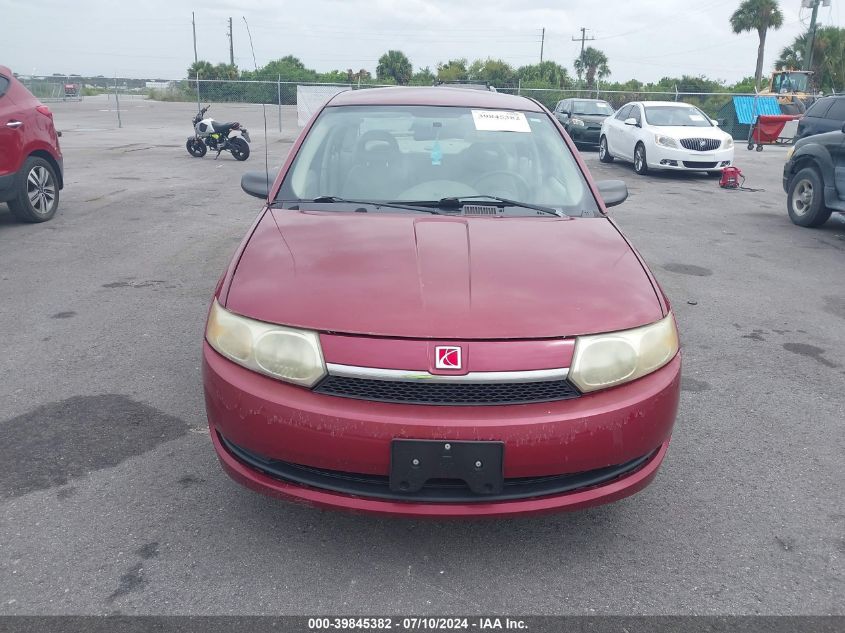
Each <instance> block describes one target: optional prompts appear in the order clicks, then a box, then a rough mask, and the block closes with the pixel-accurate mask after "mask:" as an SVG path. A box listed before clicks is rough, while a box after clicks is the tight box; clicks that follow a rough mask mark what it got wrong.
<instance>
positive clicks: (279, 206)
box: [203, 88, 681, 517]
mask: <svg viewBox="0 0 845 633" xmlns="http://www.w3.org/2000/svg"><path fill="white" fill-rule="evenodd" d="M241 184H242V187H243V188H244V189H245V190H246V191H247V192H248V193H251V194H253V195H256V196H258V197H262V198H265V199H266V200H267V204H266V206H265V208H264V210H263V212H262V213H261V214H260V216H259V217H258V219H257V220H256V222H255V224H254V225H253V227H252V228H251V229H250V231H249V234H248V235H247V237H246V238H245V239H244V241H243V243H242V244H241V246H240V248H239V250H238V251H237V253H236V255H235V257H234V258H233V259H232V262H231V264H230V265H229V268H228V270H227V271H226V272H225V274H224V275H223V276H222V278H221V279H220V281H219V283H218V284H217V289H216V291H215V293H214V299H213V301H212V303H211V308H210V311H209V316H208V322H207V327H206V332H205V342H204V345H203V380H204V388H205V401H206V408H207V413H208V420H209V426H210V429H211V438H212V441H213V444H214V448H215V450H216V451H217V454H218V456H219V458H220V461H221V463H222V465H223V467H224V468H225V470H226V471H227V472H228V473H229V474H230V475H231V476H232V477H233V478H234V479H235V480H237V481H238V482H240V483H242V484H244V485H246V486H248V487H250V488H253V489H255V490H258V491H260V492H263V493H266V494H269V495H273V496H276V497H281V498H284V499H289V500H294V501H299V502H306V503H310V504H314V505H317V506H324V507H331V508H342V509H347V510H354V511H363V512H371V513H378V514H384V515H404V516H435V517H470V516H498V517H503V516H515V515H522V514H532V513H542V512H549V511H557V510H571V509H575V508H583V507H586V506H591V505H595V504H600V503H605V502H609V501H613V500H616V499H621V498H622V497H626V496H628V495H631V494H633V493H635V492H637V491H638V490H641V489H642V488H644V487H645V486H646V485H647V484H648V483H649V482H650V481H651V480H652V478H653V477H654V476H655V474H656V472H657V469H658V467H659V466H660V463H661V462H662V461H663V458H664V456H665V455H666V450H667V448H668V445H669V438H670V436H671V433H672V426H673V424H674V421H675V414H676V410H677V406H678V397H679V382H680V371H681V358H680V354H679V343H678V334H677V330H676V325H675V319H674V317H673V314H672V312H671V310H670V306H669V301H668V300H667V299H666V297H665V296H664V294H663V292H662V291H661V289H660V287H659V286H658V284H657V282H656V281H655V279H654V277H653V276H652V274H651V273H650V272H649V270H648V268H647V267H646V265H645V263H644V262H643V260H642V259H641V258H640V257H639V255H638V254H637V253H636V251H634V249H633V248H632V247H631V245H630V244H629V243H628V241H627V240H626V239H625V237H624V236H623V235H622V234H621V232H620V231H619V229H618V228H617V227H616V225H615V224H614V223H613V222H612V221H611V220H610V219H609V218H608V217H607V215H606V207H607V206H612V205H613V204H618V203H620V202H622V201H623V200H624V199H625V198H626V197H627V189H626V188H625V185H624V183H621V182H619V181H607V182H605V183H599V184H598V185H596V184H595V183H593V182H592V180H591V178H590V176H589V174H588V173H587V169H586V167H585V166H584V164H583V163H582V162H581V160H580V158H579V157H578V152H577V151H576V150H575V148H574V146H573V145H572V142H571V141H570V140H569V138H568V137H567V136H566V134H565V132H564V131H563V130H562V128H561V127H560V124H559V123H558V122H557V121H556V120H555V118H554V116H553V115H552V114H551V113H550V112H549V111H548V110H547V109H546V108H545V107H543V106H542V105H540V104H539V103H537V102H536V101H533V100H530V99H526V98H523V97H518V96H513V95H506V94H501V93H493V92H486V91H480V90H464V89H451V88H380V89H372V90H358V91H351V92H345V93H341V94H340V95H338V96H336V97H334V98H333V99H332V100H331V101H329V103H327V104H326V105H325V106H324V107H323V108H322V109H321V111H320V112H319V113H318V114H317V115H316V116H315V117H314V119H313V120H312V121H311V123H310V124H309V125H308V126H307V127H306V128H305V130H304V131H303V132H302V134H301V135H300V137H299V139H298V140H297V142H296V143H295V145H294V146H293V148H292V150H291V152H290V156H289V158H288V160H287V162H286V164H285V165H284V167H283V168H282V170H281V172H280V174H279V176H278V177H277V178H276V179H275V182H273V183H272V185H271V186H269V187H268V183H267V182H266V176H265V175H264V174H263V173H261V174H247V175H246V176H244V179H243V180H242V183H241ZM268 190H269V191H268Z"/></svg>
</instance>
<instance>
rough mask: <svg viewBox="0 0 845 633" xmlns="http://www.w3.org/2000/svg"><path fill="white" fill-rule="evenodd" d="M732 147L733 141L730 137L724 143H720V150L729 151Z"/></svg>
mask: <svg viewBox="0 0 845 633" xmlns="http://www.w3.org/2000/svg"><path fill="white" fill-rule="evenodd" d="M733 146H734V140H733V137H732V136H729V137H727V138H726V139H725V142H724V143H722V149H731V148H732V147H733Z"/></svg>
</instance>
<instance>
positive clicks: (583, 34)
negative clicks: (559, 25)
mask: <svg viewBox="0 0 845 633" xmlns="http://www.w3.org/2000/svg"><path fill="white" fill-rule="evenodd" d="M594 39H596V38H595V37H593V36H592V35H591V36H590V37H587V29H586V28H585V27H583V26H582V27H581V37H573V38H572V41H573V42H577V41H578V40H581V55H580V56H579V57H578V59H581V60H583V59H584V42H585V41H588V40H594ZM578 81H581V73H580V72H579V73H578Z"/></svg>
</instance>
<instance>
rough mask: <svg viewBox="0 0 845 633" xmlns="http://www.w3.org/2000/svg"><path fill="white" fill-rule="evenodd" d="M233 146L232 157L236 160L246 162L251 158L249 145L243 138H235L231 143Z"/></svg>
mask: <svg viewBox="0 0 845 633" xmlns="http://www.w3.org/2000/svg"><path fill="white" fill-rule="evenodd" d="M229 144H230V145H231V146H232V156H234V157H235V160H246V159H247V158H249V143H247V142H246V141H245V140H243V139H242V138H233V139H231V140H230V141H229Z"/></svg>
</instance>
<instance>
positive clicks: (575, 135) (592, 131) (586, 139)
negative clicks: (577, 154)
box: [567, 125, 601, 146]
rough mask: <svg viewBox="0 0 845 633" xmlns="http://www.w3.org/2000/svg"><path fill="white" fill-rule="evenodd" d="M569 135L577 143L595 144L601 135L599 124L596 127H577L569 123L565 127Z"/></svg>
mask: <svg viewBox="0 0 845 633" xmlns="http://www.w3.org/2000/svg"><path fill="white" fill-rule="evenodd" d="M567 130H568V132H569V137H570V138H571V139H572V141H573V142H574V143H576V144H578V145H596V146H598V144H599V138H600V137H601V126H598V127H578V126H576V125H570V126H569V127H568V128H567Z"/></svg>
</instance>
